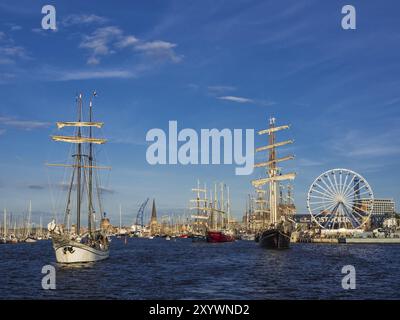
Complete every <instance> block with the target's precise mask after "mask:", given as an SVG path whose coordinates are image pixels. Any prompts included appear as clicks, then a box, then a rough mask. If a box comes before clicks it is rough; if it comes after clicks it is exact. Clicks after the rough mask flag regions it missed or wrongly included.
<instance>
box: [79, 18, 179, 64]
mask: <svg viewBox="0 0 400 320" xmlns="http://www.w3.org/2000/svg"><path fill="white" fill-rule="evenodd" d="M79 47H80V48H84V49H87V50H89V51H90V57H89V58H88V60H87V63H88V64H99V63H100V60H101V59H100V58H101V57H104V56H108V55H111V54H113V53H116V52H118V51H119V50H123V49H126V48H133V49H134V50H135V51H137V52H141V53H143V54H144V55H146V56H150V57H151V58H153V60H155V61H156V62H159V61H171V62H174V63H177V62H180V61H181V60H182V56H178V55H177V54H176V53H175V51H174V48H175V47H176V44H175V43H171V42H166V41H161V40H156V41H149V42H146V41H141V40H139V39H138V38H136V37H135V36H133V35H126V34H125V33H124V31H123V30H122V29H120V28H119V27H117V26H107V27H101V28H98V29H96V30H95V31H94V32H93V33H92V34H90V35H85V36H84V37H83V39H82V41H81V43H80V45H79Z"/></svg>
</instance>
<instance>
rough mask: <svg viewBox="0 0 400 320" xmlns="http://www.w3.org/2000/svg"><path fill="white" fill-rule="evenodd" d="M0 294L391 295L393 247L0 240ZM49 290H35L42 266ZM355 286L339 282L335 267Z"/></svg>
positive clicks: (397, 253)
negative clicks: (78, 252) (81, 258)
mask: <svg viewBox="0 0 400 320" xmlns="http://www.w3.org/2000/svg"><path fill="white" fill-rule="evenodd" d="M0 257H1V259H0V270H2V277H0V298H1V299H397V298H398V292H399V291H400V278H399V277H397V274H398V267H397V264H395V263H393V262H394V261H399V260H400V245H373V244H368V245H360V244H354V245H332V244H293V245H292V246H291V248H290V249H288V250H282V251H273V250H265V249H262V248H260V247H259V246H258V245H257V244H256V243H255V242H252V241H236V242H232V243H218V244H208V243H192V241H191V240H190V239H171V240H170V241H166V240H165V239H163V238H155V239H153V240H150V239H139V238H131V239H127V243H125V240H124V239H123V238H121V239H118V238H113V240H112V243H111V253H110V258H109V259H108V260H105V261H101V262H97V263H94V264H84V265H69V266H62V265H58V264H57V263H55V257H54V251H53V249H52V246H51V242H50V241H39V242H37V243H33V244H27V243H25V244H15V245H9V244H5V245H0ZM48 264H52V265H54V266H55V268H56V286H57V287H56V289H55V290H44V289H42V285H41V282H42V277H43V276H44V274H42V273H41V270H42V267H43V266H44V265H48ZM345 265H352V266H354V267H355V270H356V289H355V290H344V289H343V288H342V279H343V277H344V276H345V274H342V273H341V271H342V268H343V266H345Z"/></svg>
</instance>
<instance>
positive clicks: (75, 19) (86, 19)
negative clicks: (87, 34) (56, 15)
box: [62, 14, 108, 27]
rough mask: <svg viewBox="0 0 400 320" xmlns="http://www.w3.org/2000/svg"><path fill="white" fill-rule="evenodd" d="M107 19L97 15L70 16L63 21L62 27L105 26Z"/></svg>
mask: <svg viewBox="0 0 400 320" xmlns="http://www.w3.org/2000/svg"><path fill="white" fill-rule="evenodd" d="M106 22H108V19H107V18H104V17H101V16H98V15H95V14H70V15H68V16H67V17H65V18H64V19H63V20H62V25H64V26H66V27H69V26H73V25H88V24H104V23H106Z"/></svg>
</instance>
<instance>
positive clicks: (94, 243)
mask: <svg viewBox="0 0 400 320" xmlns="http://www.w3.org/2000/svg"><path fill="white" fill-rule="evenodd" d="M95 96H96V92H94V93H93V95H92V96H91V98H90V103H89V119H88V120H87V121H85V120H84V116H83V114H84V112H83V111H84V110H83V107H82V94H79V96H78V98H77V109H78V119H77V121H74V122H57V127H58V129H62V128H64V127H73V128H74V129H75V133H74V135H73V136H59V135H56V136H52V139H53V140H54V141H61V142H67V143H73V144H76V150H75V152H74V154H73V155H72V157H73V158H74V161H73V164H70V165H66V164H58V165H57V164H50V166H62V167H69V168H72V174H71V180H70V182H69V187H68V192H67V205H66V209H65V216H64V223H63V224H57V223H56V221H55V220H53V221H51V222H50V223H49V224H48V230H49V232H50V236H51V238H52V241H53V248H54V251H55V255H56V260H57V262H59V263H66V264H68V263H82V262H94V261H99V260H103V259H106V258H108V257H109V253H110V250H109V240H108V237H107V235H106V234H105V233H103V231H101V229H96V225H95V220H94V214H95V201H94V199H95V198H96V200H98V208H99V212H103V211H102V205H101V201H100V198H101V197H100V195H101V194H100V189H99V184H98V181H97V175H94V169H110V168H109V167H99V166H97V165H96V163H97V162H96V159H95V158H94V155H95V153H94V145H102V144H104V143H105V142H106V139H99V138H94V137H93V136H92V129H93V128H102V126H103V122H94V121H93V97H95ZM93 186H96V190H94V187H93ZM74 189H75V191H76V201H75V204H76V208H75V213H76V221H75V225H71V210H72V208H71V201H72V192H73V190H74ZM95 191H97V197H94V195H93V193H94V192H95ZM84 196H86V197H85V198H86V200H87V201H86V204H87V219H88V220H87V221H88V225H87V230H86V231H83V230H82V228H81V213H82V205H83V203H84V201H83V198H84Z"/></svg>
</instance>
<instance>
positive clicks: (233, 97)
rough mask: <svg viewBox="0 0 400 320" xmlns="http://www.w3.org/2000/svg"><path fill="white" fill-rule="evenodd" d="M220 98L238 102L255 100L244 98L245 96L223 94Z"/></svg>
mask: <svg viewBox="0 0 400 320" xmlns="http://www.w3.org/2000/svg"><path fill="white" fill-rule="evenodd" d="M218 99H220V100H227V101H232V102H237V103H253V102H254V100H253V99H249V98H243V97H235V96H223V97H218Z"/></svg>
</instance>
